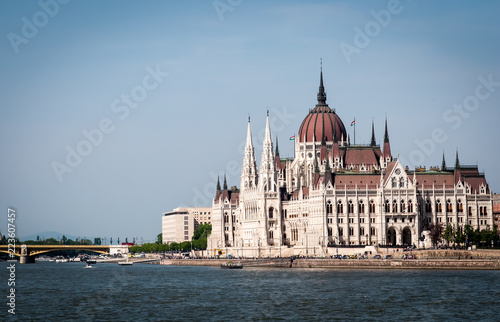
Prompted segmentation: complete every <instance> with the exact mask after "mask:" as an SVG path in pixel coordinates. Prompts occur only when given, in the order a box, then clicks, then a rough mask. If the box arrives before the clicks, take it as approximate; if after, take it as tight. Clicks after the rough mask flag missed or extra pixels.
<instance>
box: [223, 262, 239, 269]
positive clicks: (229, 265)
mask: <svg viewBox="0 0 500 322" xmlns="http://www.w3.org/2000/svg"><path fill="white" fill-rule="evenodd" d="M220 267H221V268H224V269H241V268H243V265H242V264H241V263H238V264H235V263H231V262H229V263H224V264H221V265H220Z"/></svg>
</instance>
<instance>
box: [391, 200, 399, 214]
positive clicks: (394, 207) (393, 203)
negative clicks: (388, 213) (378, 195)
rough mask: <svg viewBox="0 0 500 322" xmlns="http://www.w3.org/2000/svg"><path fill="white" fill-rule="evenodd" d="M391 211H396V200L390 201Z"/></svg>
mask: <svg viewBox="0 0 500 322" xmlns="http://www.w3.org/2000/svg"><path fill="white" fill-rule="evenodd" d="M392 212H398V202H397V201H396V200H393V201H392Z"/></svg>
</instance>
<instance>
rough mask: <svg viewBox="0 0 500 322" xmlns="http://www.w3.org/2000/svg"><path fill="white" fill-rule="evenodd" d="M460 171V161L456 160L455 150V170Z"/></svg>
mask: <svg viewBox="0 0 500 322" xmlns="http://www.w3.org/2000/svg"><path fill="white" fill-rule="evenodd" d="M458 169H460V160H459V159H458V149H457V154H456V157H455V170H458Z"/></svg>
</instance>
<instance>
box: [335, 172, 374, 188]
mask: <svg viewBox="0 0 500 322" xmlns="http://www.w3.org/2000/svg"><path fill="white" fill-rule="evenodd" d="M379 183H380V175H378V174H337V175H335V184H334V185H335V187H336V188H337V189H344V188H345V189H356V186H357V187H358V188H360V189H364V188H366V185H368V189H376V188H377V186H378V184H379Z"/></svg>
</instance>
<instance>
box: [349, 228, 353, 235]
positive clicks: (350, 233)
mask: <svg viewBox="0 0 500 322" xmlns="http://www.w3.org/2000/svg"><path fill="white" fill-rule="evenodd" d="M349 236H354V228H353V227H349Z"/></svg>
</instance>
